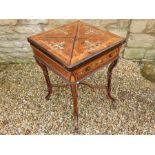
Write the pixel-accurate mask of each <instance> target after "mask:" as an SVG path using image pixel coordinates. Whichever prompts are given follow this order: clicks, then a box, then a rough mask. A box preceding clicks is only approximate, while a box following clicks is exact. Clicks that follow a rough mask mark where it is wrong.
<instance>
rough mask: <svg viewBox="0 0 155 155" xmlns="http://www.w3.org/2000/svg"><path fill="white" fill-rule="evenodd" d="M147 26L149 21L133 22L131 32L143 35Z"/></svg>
mask: <svg viewBox="0 0 155 155" xmlns="http://www.w3.org/2000/svg"><path fill="white" fill-rule="evenodd" d="M146 24H147V20H139V19H137V20H132V22H131V26H130V32H132V33H141V32H143V31H144V30H145V28H146Z"/></svg>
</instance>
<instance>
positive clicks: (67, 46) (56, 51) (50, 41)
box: [36, 38, 74, 65]
mask: <svg viewBox="0 0 155 155" xmlns="http://www.w3.org/2000/svg"><path fill="white" fill-rule="evenodd" d="M73 42H74V39H73V38H40V39H37V40H36V43H37V44H39V45H40V46H41V47H43V48H44V49H45V50H46V52H48V53H49V54H51V55H54V56H55V57H56V58H58V59H59V60H60V61H62V62H63V63H65V64H67V65H69V64H70V58H71V55H72V48H73Z"/></svg>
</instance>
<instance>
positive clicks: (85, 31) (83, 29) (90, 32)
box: [78, 22, 105, 38]
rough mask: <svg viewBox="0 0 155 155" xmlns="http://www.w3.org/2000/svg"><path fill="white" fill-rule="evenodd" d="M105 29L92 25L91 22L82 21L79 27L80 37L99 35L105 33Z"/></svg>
mask: <svg viewBox="0 0 155 155" xmlns="http://www.w3.org/2000/svg"><path fill="white" fill-rule="evenodd" d="M104 33H105V32H104V31H102V30H100V29H98V28H96V27H93V26H90V25H89V24H86V23H83V22H80V23H79V29H78V38H90V37H98V36H101V35H104Z"/></svg>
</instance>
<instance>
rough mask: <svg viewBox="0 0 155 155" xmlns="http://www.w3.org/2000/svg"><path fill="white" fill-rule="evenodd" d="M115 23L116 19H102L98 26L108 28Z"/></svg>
mask: <svg viewBox="0 0 155 155" xmlns="http://www.w3.org/2000/svg"><path fill="white" fill-rule="evenodd" d="M116 23H117V19H103V20H101V22H100V24H101V26H103V27H106V26H109V25H111V24H116Z"/></svg>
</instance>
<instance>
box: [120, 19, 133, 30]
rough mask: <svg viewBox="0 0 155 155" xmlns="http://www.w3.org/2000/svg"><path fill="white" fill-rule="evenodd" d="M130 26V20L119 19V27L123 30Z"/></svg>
mask: <svg viewBox="0 0 155 155" xmlns="http://www.w3.org/2000/svg"><path fill="white" fill-rule="evenodd" d="M129 24H130V19H119V20H118V25H119V27H121V28H127V27H128V26H129Z"/></svg>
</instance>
